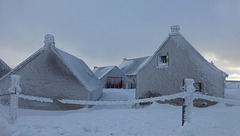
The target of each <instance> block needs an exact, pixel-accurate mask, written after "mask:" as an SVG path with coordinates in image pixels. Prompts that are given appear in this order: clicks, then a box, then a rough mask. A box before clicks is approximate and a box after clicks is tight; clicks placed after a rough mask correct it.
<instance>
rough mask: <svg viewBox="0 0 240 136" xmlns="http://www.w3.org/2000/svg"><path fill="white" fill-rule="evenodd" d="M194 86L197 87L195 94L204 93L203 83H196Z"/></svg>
mask: <svg viewBox="0 0 240 136" xmlns="http://www.w3.org/2000/svg"><path fill="white" fill-rule="evenodd" d="M193 86H194V87H195V89H196V90H195V92H202V83H194V84H193Z"/></svg>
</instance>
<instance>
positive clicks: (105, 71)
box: [93, 66, 129, 88]
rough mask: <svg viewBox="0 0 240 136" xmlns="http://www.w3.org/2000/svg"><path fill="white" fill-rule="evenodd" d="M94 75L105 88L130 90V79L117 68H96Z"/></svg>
mask: <svg viewBox="0 0 240 136" xmlns="http://www.w3.org/2000/svg"><path fill="white" fill-rule="evenodd" d="M93 73H94V74H95V75H96V76H97V78H98V79H99V80H101V82H102V85H103V87H104V88H128V83H129V79H128V77H127V76H126V75H125V74H123V72H122V71H121V70H120V69H119V68H118V67H117V66H106V67H94V69H93Z"/></svg>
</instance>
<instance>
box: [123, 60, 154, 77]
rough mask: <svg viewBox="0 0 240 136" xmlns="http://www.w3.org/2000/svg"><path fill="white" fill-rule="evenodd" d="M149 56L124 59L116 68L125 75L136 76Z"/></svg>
mask: <svg viewBox="0 0 240 136" xmlns="http://www.w3.org/2000/svg"><path fill="white" fill-rule="evenodd" d="M149 58H150V56H147V57H141V58H135V59H125V60H124V61H123V62H122V63H121V64H120V65H119V66H118V67H119V69H120V70H122V72H123V73H124V74H125V75H136V74H137V72H138V71H139V70H140V68H141V67H142V66H143V65H144V64H145V63H146V62H147V61H148V60H149Z"/></svg>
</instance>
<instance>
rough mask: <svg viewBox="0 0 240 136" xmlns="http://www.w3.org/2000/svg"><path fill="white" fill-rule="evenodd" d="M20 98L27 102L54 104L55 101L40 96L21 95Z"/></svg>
mask: <svg viewBox="0 0 240 136" xmlns="http://www.w3.org/2000/svg"><path fill="white" fill-rule="evenodd" d="M19 97H20V98H22V99H25V100H33V101H39V102H50V103H53V99H51V98H45V97H38V96H32V95H25V94H20V95H19Z"/></svg>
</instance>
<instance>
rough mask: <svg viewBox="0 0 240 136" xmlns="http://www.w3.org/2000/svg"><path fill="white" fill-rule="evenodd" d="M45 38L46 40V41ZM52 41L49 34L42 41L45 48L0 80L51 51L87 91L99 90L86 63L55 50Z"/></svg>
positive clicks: (97, 80)
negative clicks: (46, 51)
mask: <svg viewBox="0 0 240 136" xmlns="http://www.w3.org/2000/svg"><path fill="white" fill-rule="evenodd" d="M49 37H50V38H49ZM52 37H53V36H52ZM46 38H48V40H46ZM49 39H50V40H49ZM52 39H53V38H51V35H49V34H48V35H46V36H45V40H44V43H45V46H44V47H43V48H40V49H39V50H38V51H36V52H35V53H34V54H32V55H31V56H30V57H28V58H27V59H26V60H24V61H23V62H22V63H20V64H19V65H18V66H16V67H15V68H14V69H13V70H11V71H10V72H9V73H8V74H6V75H5V76H4V77H2V78H1V79H0V80H2V79H4V78H6V77H7V76H8V75H11V74H12V73H14V72H15V71H17V70H18V69H21V68H22V67H24V66H25V65H27V64H28V63H29V62H30V61H31V60H33V59H35V58H36V57H37V56H39V55H40V54H42V53H43V52H44V51H45V50H51V51H53V52H54V53H55V54H56V55H57V56H58V57H59V58H60V59H61V60H62V61H63V62H64V64H65V65H66V67H67V68H69V70H70V71H71V72H72V74H73V75H74V76H75V77H76V78H77V79H78V80H79V82H80V84H82V85H83V86H84V87H85V88H86V89H87V90H89V91H94V90H95V89H98V88H100V87H101V83H100V80H99V79H98V78H97V77H96V76H95V75H94V74H93V72H92V71H91V69H90V68H89V67H88V66H87V65H86V63H85V62H84V61H83V60H81V59H78V58H76V57H74V56H73V55H71V54H68V53H66V52H64V51H62V50H60V49H58V48H56V47H55V42H54V41H52ZM53 40H54V39H53Z"/></svg>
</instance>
